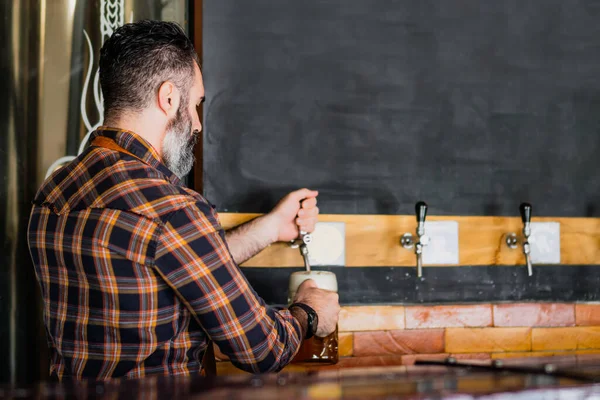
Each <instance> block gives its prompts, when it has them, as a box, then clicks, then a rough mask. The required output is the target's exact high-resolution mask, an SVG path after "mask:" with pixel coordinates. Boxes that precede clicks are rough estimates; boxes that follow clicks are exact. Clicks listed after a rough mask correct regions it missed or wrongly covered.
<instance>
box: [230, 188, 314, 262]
mask: <svg viewBox="0 0 600 400" xmlns="http://www.w3.org/2000/svg"><path fill="white" fill-rule="evenodd" d="M318 194H319V193H318V192H316V191H314V190H308V189H300V190H296V191H295V192H292V193H290V194H288V195H287V196H285V197H284V198H283V199H282V200H281V201H280V202H279V203H278V204H277V206H275V208H274V209H273V211H271V212H270V213H268V214H266V215H263V216H261V217H259V218H255V219H253V220H251V221H249V222H247V223H245V224H242V225H240V226H236V227H235V228H233V229H230V230H228V231H227V232H226V239H227V244H228V245H229V250H230V251H231V255H232V256H233V259H234V260H235V262H236V263H237V264H241V263H243V262H245V261H246V260H248V259H249V258H251V257H253V256H254V255H255V254H257V253H258V252H260V251H262V250H263V249H264V248H265V247H267V246H269V245H270V244H271V243H274V242H289V241H290V240H294V239H296V238H298V233H299V229H298V226H300V229H301V230H303V231H305V232H312V231H313V230H314V229H315V224H316V223H317V216H318V215H319V209H318V208H317V198H316V197H317V195H318ZM300 202H302V205H300Z"/></svg>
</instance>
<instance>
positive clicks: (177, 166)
mask: <svg viewBox="0 0 600 400" xmlns="http://www.w3.org/2000/svg"><path fill="white" fill-rule="evenodd" d="M184 115H185V114H184V113H182V112H181V110H178V111H177V115H176V116H175V118H173V119H172V120H171V121H170V122H169V125H168V126H167V134H166V135H165V138H164V139H163V143H162V157H163V162H164V163H165V165H166V166H167V168H169V169H170V170H171V171H172V172H173V173H174V174H175V175H177V176H178V177H179V179H183V177H184V176H186V175H187V174H189V173H190V171H191V170H192V167H193V166H194V161H195V160H196V158H195V157H194V146H195V145H196V142H197V140H198V138H197V135H196V132H192V122H191V121H190V118H189V116H188V117H186V116H184Z"/></svg>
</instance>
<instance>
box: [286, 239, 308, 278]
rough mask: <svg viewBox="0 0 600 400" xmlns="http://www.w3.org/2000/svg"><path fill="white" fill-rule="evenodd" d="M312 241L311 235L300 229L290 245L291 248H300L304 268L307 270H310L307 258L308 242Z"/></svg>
mask: <svg viewBox="0 0 600 400" xmlns="http://www.w3.org/2000/svg"><path fill="white" fill-rule="evenodd" d="M310 242H312V236H311V234H310V233H307V232H304V231H300V236H299V237H298V239H296V240H292V241H291V244H290V247H291V248H292V249H298V248H299V249H300V254H301V255H302V258H303V259H304V268H305V269H306V271H307V272H310V261H309V259H308V246H307V245H308V244H309V243H310Z"/></svg>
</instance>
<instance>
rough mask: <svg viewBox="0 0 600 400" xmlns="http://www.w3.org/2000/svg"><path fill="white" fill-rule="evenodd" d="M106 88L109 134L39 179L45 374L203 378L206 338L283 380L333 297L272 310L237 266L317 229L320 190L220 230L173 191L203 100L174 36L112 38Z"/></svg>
mask: <svg viewBox="0 0 600 400" xmlns="http://www.w3.org/2000/svg"><path fill="white" fill-rule="evenodd" d="M100 82H101V86H102V93H103V96H104V109H105V112H104V114H105V115H104V121H105V122H104V123H105V126H104V127H101V128H100V129H98V130H97V131H96V132H95V133H94V134H93V135H92V139H91V145H90V147H89V148H88V149H87V150H86V151H85V152H84V153H83V154H81V155H80V156H79V157H78V158H77V159H76V160H74V161H73V162H72V163H70V164H68V165H66V166H65V167H63V168H62V169H60V170H58V171H56V172H55V173H54V174H53V175H52V176H51V177H50V178H49V179H48V180H46V181H45V182H44V183H43V185H42V187H41V188H40V190H39V192H38V194H37V195H36V198H35V200H34V206H33V209H32V211H31V218H30V225H29V232H28V239H29V247H30V251H31V256H32V259H33V262H34V265H35V270H36V274H37V278H38V280H39V282H40V286H41V290H42V295H43V298H44V307H45V310H44V322H45V326H46V330H47V335H48V339H49V345H50V348H51V353H52V361H51V367H50V372H51V375H52V376H53V377H56V378H58V379H65V378H74V379H78V378H93V379H108V378H113V377H128V378H135V377H142V376H145V375H148V374H169V375H171V374H172V375H175V374H197V373H199V372H201V370H202V368H203V365H202V361H203V356H204V354H205V353H206V351H207V349H208V346H209V345H210V341H211V340H212V341H214V342H215V343H216V344H217V345H218V346H219V348H220V350H221V351H222V352H223V353H224V354H226V355H227V356H229V358H230V359H231V362H232V363H233V364H234V365H236V366H237V367H239V368H241V369H243V370H246V371H250V372H267V371H278V370H280V369H281V368H283V367H284V366H285V365H286V364H288V363H289V362H290V361H291V360H292V358H293V356H294V355H295V353H296V352H297V350H298V348H299V346H300V343H301V341H302V340H303V338H304V337H305V336H306V335H312V334H316V335H318V336H326V335H327V334H329V333H331V332H332V331H333V330H334V329H335V326H336V323H337V318H338V313H339V304H338V297H337V294H335V293H331V292H328V291H325V290H320V289H318V288H316V285H315V284H314V282H312V281H307V283H306V284H304V285H303V286H301V288H300V289H299V291H298V295H297V297H296V299H295V301H296V302H298V303H302V305H301V306H297V307H293V308H291V309H290V310H287V309H275V308H270V307H267V306H266V305H265V303H264V301H263V300H262V299H261V298H260V297H258V296H257V294H256V293H255V292H254V290H253V289H252V288H251V287H250V286H249V284H248V282H247V281H246V279H245V278H244V276H243V274H242V273H241V271H240V269H239V268H238V266H237V264H240V263H242V262H244V261H245V260H247V259H248V258H250V257H252V256H253V255H254V254H256V253H257V252H259V251H261V250H262V249H263V248H265V247H266V246H268V245H269V244H271V243H273V242H275V241H289V240H292V239H294V238H296V237H297V236H298V228H300V229H301V230H305V231H312V229H313V228H314V225H315V222H316V219H317V214H318V208H317V207H316V196H317V192H314V191H311V190H308V189H302V190H298V191H295V192H292V193H290V194H289V195H288V196H286V197H285V198H284V199H283V200H282V201H281V202H280V203H279V204H278V205H277V206H276V207H275V209H274V210H273V211H272V212H271V213H269V214H267V215H265V216H263V217H261V218H257V219H255V220H253V221H251V222H249V223H247V224H245V225H242V226H240V227H238V228H236V229H233V230H231V231H228V232H226V233H225V232H223V230H222V229H221V226H220V224H219V219H218V216H217V214H216V212H215V211H214V209H213V207H212V206H211V205H210V204H209V203H208V202H207V201H206V200H205V199H204V198H203V197H202V196H201V195H199V194H198V193H196V192H194V191H192V190H190V189H188V188H186V187H185V186H183V185H182V183H181V181H180V178H181V177H183V176H184V175H186V174H187V173H188V172H189V171H190V169H191V167H192V164H193V162H194V157H193V147H194V144H195V142H196V138H197V135H198V132H199V131H200V130H201V125H200V121H199V118H198V115H197V112H196V107H197V105H199V104H200V102H201V101H202V100H203V99H204V87H203V82H202V75H201V72H200V68H199V66H198V58H197V56H196V53H195V51H194V48H193V45H192V43H191V42H190V40H189V39H188V38H187V37H186V35H185V33H184V32H183V31H182V30H181V28H180V27H179V26H177V25H175V24H172V23H166V22H151V21H143V22H138V23H134V24H127V25H125V26H123V27H121V28H119V29H117V30H116V31H115V33H114V34H113V36H112V37H111V38H110V39H109V40H108V41H107V42H106V43H105V44H104V47H103V48H102V50H101V54H100ZM274 290H285V288H274ZM307 306H308V307H307ZM314 314H316V317H317V318H316V319H318V325H317V326H316V329H315V326H309V324H308V320H309V319H310V320H311V321H312V320H315V318H314V317H315V315H314ZM309 317H310V318H309Z"/></svg>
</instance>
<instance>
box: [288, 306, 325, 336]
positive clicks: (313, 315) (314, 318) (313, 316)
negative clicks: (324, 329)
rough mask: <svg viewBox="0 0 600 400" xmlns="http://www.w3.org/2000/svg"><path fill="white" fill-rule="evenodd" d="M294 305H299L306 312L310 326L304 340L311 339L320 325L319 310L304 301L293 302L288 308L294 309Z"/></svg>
mask: <svg viewBox="0 0 600 400" xmlns="http://www.w3.org/2000/svg"><path fill="white" fill-rule="evenodd" d="M293 307H299V308H301V309H303V310H304V312H306V315H307V318H306V321H307V325H308V328H307V329H306V331H307V332H306V336H305V337H304V340H306V339H310V338H311V337H313V336H314V335H315V333H317V326H318V325H319V316H318V315H317V312H316V311H315V310H313V308H312V307H310V306H308V305H306V304H304V303H293V304H291V305H290V306H289V307H288V309H292V308H293Z"/></svg>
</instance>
